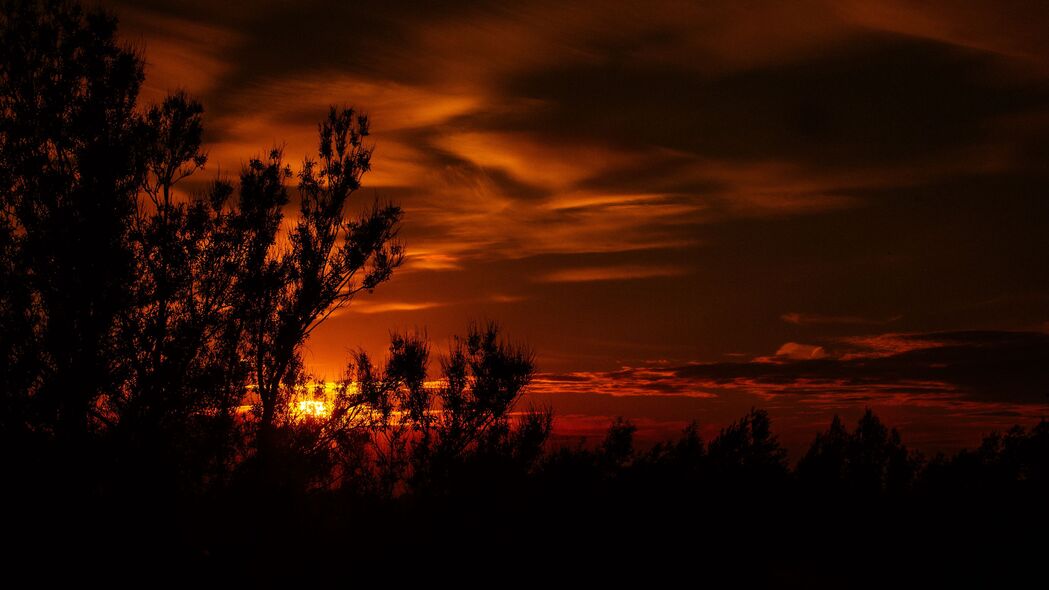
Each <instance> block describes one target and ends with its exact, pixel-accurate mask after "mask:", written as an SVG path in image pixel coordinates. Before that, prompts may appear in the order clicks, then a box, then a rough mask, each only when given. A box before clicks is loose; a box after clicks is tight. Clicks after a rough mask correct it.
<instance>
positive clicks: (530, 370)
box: [0, 0, 1049, 586]
mask: <svg viewBox="0 0 1049 590" xmlns="http://www.w3.org/2000/svg"><path fill="white" fill-rule="evenodd" d="M0 52H2V55H0V164H2V165H0V210H2V215H0V355H2V359H0V379H2V384H0V387H2V392H0V395H2V398H0V404H2V407H0V461H2V465H0V473H2V474H3V481H4V483H3V484H2V485H3V487H4V491H5V495H6V496H7V498H8V500H7V502H6V506H7V509H6V510H5V512H6V516H5V518H4V520H5V521H6V522H5V523H4V527H3V528H4V530H5V532H6V535H5V536H6V537H7V538H8V541H9V542H10V544H11V545H12V549H11V550H10V551H9V552H8V555H6V556H5V560H9V561H10V563H11V564H12V565H13V567H14V569H10V568H9V569H8V573H9V574H11V573H12V572H15V571H18V570H23V571H25V572H35V573H34V575H36V576H42V577H43V579H47V578H54V579H57V578H59V577H62V576H67V575H68V576H71V577H75V578H79V579H92V578H98V579H103V580H116V579H120V578H124V577H128V578H137V579H139V580H144V581H149V580H157V579H177V578H181V577H183V576H184V577H187V578H190V577H193V576H197V575H198V574H199V573H201V572H216V571H221V572H225V573H228V574H230V575H233V576H237V578H234V579H237V580H241V581H242V582H249V581H251V582H256V583H262V584H263V585H271V584H275V583H277V582H278V581H281V580H285V579H287V580H302V579H305V578H312V577H316V578H326V579H331V580H342V581H344V582H346V583H351V584H352V583H354V582H357V583H363V581H364V580H370V579H376V580H377V579H387V580H389V579H395V580H401V581H403V580H407V579H414V578H419V579H429V580H436V579H448V580H456V579H458V580H459V581H461V582H462V583H484V582H485V580H493V579H502V578H491V577H489V576H501V577H506V576H518V575H520V576H525V577H535V578H536V579H537V580H538V579H544V578H547V577H554V576H561V575H564V576H570V577H566V578H565V579H566V580H568V579H573V578H575V579H586V580H588V581H589V582H591V583H593V582H595V581H597V580H606V579H607V580H617V579H618V580H620V581H623V580H626V579H627V578H623V577H621V576H634V577H637V578H638V579H643V580H647V581H648V583H653V584H659V583H666V584H670V583H681V580H682V578H680V577H679V576H681V575H686V576H688V577H687V578H685V579H686V580H687V581H689V582H691V581H693V580H696V581H702V580H703V579H704V577H705V576H726V577H729V578H735V579H736V580H738V583H743V584H746V585H754V584H757V585H771V584H778V585H824V584H826V585H830V584H834V585H861V586H862V585H868V584H873V583H881V582H896V583H898V582H900V581H901V580H903V579H907V580H911V581H915V582H917V581H920V580H928V581H931V582H939V583H944V582H949V581H954V580H969V581H972V580H984V581H987V582H994V583H1000V582H1002V581H1003V580H1005V579H1007V578H1010V577H1012V576H1015V575H1019V574H1020V573H1022V572H1025V571H1031V570H1034V569H1036V568H1037V567H1039V566H1038V564H1039V563H1042V564H1044V550H1045V540H1044V539H1045V533H1044V530H1045V529H1044V528H1040V527H1044V526H1045V523H1046V522H1047V521H1046V518H1045V517H1046V501H1045V500H1046V498H1047V497H1049V496H1047V495H1046V494H1047V492H1049V423H1047V422H1045V421H1043V422H1041V423H1039V424H1037V425H1036V426H1033V427H1031V428H1026V429H1025V428H1022V427H1020V426H1017V427H1015V428H1014V429H1012V430H1010V431H1008V432H1006V433H1004V434H997V433H994V434H990V435H988V436H987V438H985V439H984V441H983V443H982V444H981V445H980V447H979V448H977V449H975V450H966V451H961V452H959V453H957V454H954V455H952V456H946V455H937V456H934V457H925V456H923V455H921V454H920V453H917V452H915V451H912V450H909V449H908V448H907V447H906V446H905V444H904V443H903V441H902V440H901V437H900V435H899V433H897V431H896V430H895V429H893V428H890V427H888V426H887V425H885V424H883V423H882V422H881V420H879V418H878V417H877V416H875V415H874V413H872V412H871V411H869V410H868V411H867V412H866V413H865V414H864V415H863V417H862V418H861V419H860V420H859V422H858V423H857V424H856V425H855V426H854V427H852V428H851V429H850V428H849V427H848V426H847V425H845V424H843V423H842V421H841V420H840V419H838V418H837V417H835V418H834V420H833V421H832V423H831V424H830V425H829V427H828V429H827V430H825V431H823V432H821V433H819V434H817V435H816V436H815V439H814V440H813V442H812V444H811V446H810V448H809V449H808V450H807V452H805V453H803V454H802V455H801V457H800V460H799V461H798V462H797V463H796V465H794V466H792V465H790V463H788V460H787V454H786V451H785V450H784V449H783V448H782V447H781V446H780V444H779V442H778V440H777V438H776V436H775V434H774V432H773V427H772V424H771V423H770V419H769V416H768V414H767V413H766V412H764V411H762V410H760V409H754V410H752V411H750V412H749V413H748V414H746V415H745V416H743V417H742V418H740V419H739V420H738V421H737V422H735V423H733V424H730V425H728V426H726V427H724V428H723V429H722V430H721V431H720V433H719V434H718V435H717V436H715V437H713V438H712V439H711V440H710V441H705V440H703V439H702V437H701V436H700V434H699V432H700V431H699V427H698V425H696V424H693V425H691V426H689V427H688V428H687V429H686V430H685V431H684V432H683V433H682V434H681V435H680V437H679V438H677V439H676V440H672V441H668V442H664V443H660V444H657V445H655V446H654V447H650V448H638V447H637V446H636V445H635V439H634V433H635V429H634V426H633V425H632V424H631V423H630V422H629V421H628V420H623V419H619V420H617V421H615V422H614V423H612V424H611V425H610V427H609V430H608V432H607V435H606V437H605V439H604V440H603V442H601V443H600V444H597V445H587V444H584V443H582V442H581V443H580V444H578V445H575V446H573V445H567V446H566V445H561V446H557V445H554V444H553V443H552V442H551V440H550V434H551V429H552V424H553V414H552V412H551V411H550V410H549V409H543V408H523V407H521V404H520V400H521V396H522V393H523V392H524V391H526V388H527V386H528V384H529V382H530V380H531V379H532V377H533V375H534V373H535V371H536V367H535V362H534V357H533V354H532V352H531V351H530V350H529V349H528V348H527V347H525V346H521V345H517V344H514V343H512V342H511V341H509V340H508V339H506V338H505V337H504V335H503V334H502V333H501V330H500V328H499V326H497V325H496V324H494V323H487V324H476V325H472V326H468V327H467V329H466V332H465V334H464V335H463V336H462V337H460V338H457V339H455V340H454V341H453V342H452V344H451V346H450V348H449V350H447V351H443V352H441V353H440V354H439V355H435V354H434V353H433V351H432V350H431V345H430V343H429V342H428V341H427V340H426V338H425V336H424V335H421V334H396V335H394V336H393V337H392V339H391V342H390V346H389V350H388V352H387V354H386V356H385V358H384V359H382V360H379V359H374V358H372V357H371V356H369V355H368V354H367V353H365V352H358V353H356V354H354V355H352V357H351V358H348V359H347V371H346V374H345V376H343V378H342V379H341V380H339V381H337V382H335V383H332V384H326V383H319V382H318V380H317V379H316V378H315V376H313V375H310V374H309V372H308V370H307V369H306V367H305V365H304V363H303V358H302V354H303V346H304V343H305V342H306V341H307V339H308V337H309V336H310V334H311V332H312V331H313V330H314V329H315V328H316V327H317V326H318V325H319V324H320V323H322V322H323V321H324V320H325V319H326V318H328V317H330V316H331V314H332V313H334V312H335V311H336V310H338V309H340V308H342V307H343V306H346V305H349V304H351V302H352V300H353V299H354V298H355V297H357V296H358V295H360V294H362V293H368V292H371V291H373V290H375V289H379V288H381V286H382V284H383V283H384V282H386V281H387V280H389V279H390V277H391V276H392V275H393V273H394V272H395V271H396V270H397V268H398V267H399V266H400V265H401V263H402V261H403V259H404V248H403V245H402V244H401V243H400V242H399V241H398V239H397V234H398V229H399V226H400V223H401V220H402V211H401V209H400V208H399V207H397V206H396V205H394V204H389V203H381V202H371V203H362V202H360V201H361V199H360V198H359V196H358V195H359V193H358V189H359V188H360V187H361V184H362V179H363V177H364V175H365V174H366V173H367V172H368V171H369V169H370V163H371V155H372V149H371V147H370V144H369V121H368V118H367V116H365V115H364V114H361V113H359V112H357V111H355V110H354V109H349V108H336V107H332V108H331V110H330V111H329V113H328V114H327V117H325V118H324V119H323V120H322V121H321V122H320V124H319V126H318V149H317V152H316V153H315V154H313V155H311V156H310V157H308V158H306V159H305V160H304V161H303V162H302V164H301V165H299V166H298V167H292V166H291V165H289V164H288V162H287V160H286V154H284V153H283V151H282V150H281V149H274V150H271V151H268V152H266V153H265V154H264V155H262V156H259V157H255V158H251V159H249V161H248V164H246V165H245V166H244V168H243V170H242V171H241V173H240V175H239V178H237V179H236V180H233V179H225V178H219V179H217V180H215V181H213V182H211V183H210V184H208V186H207V187H206V188H203V189H200V188H198V189H193V190H190V189H188V188H185V187H186V185H187V183H186V182H184V181H185V180H186V179H187V178H190V177H197V178H199V177H200V176H201V175H202V174H203V169H204V167H205V165H206V164H207V154H206V151H205V149H204V146H203V145H202V138H203V130H204V128H203V107H202V106H201V104H200V103H198V102H196V101H195V100H193V99H192V98H191V97H189V96H187V95H186V94H184V93H176V94H172V95H171V96H168V97H167V98H166V99H165V100H163V101H162V102H161V103H160V104H157V105H153V106H149V107H148V108H141V107H140V105H139V104H138V102H137V96H138V92H139V89H140V86H141V84H142V81H143V61H142V58H141V57H140V56H139V54H137V53H136V52H135V51H133V50H132V49H130V48H129V47H127V46H125V45H123V44H122V43H121V42H120V41H119V40H118V38H117V36H116V20H115V19H114V18H113V17H112V16H110V15H108V14H106V13H104V12H101V11H99V10H93V9H85V8H83V7H81V6H80V5H78V4H76V3H71V2H61V1H57V0H48V1H43V2H37V1H28V0H14V1H10V0H8V1H5V2H4V4H3V12H2V14H0ZM195 186H199V185H195ZM435 356H439V357H440V358H439V359H436V360H435V359H434V358H432V357H435ZM434 366H436V367H439V371H438V372H437V374H431V372H432V367H434ZM1042 567H1044V566H1042ZM904 576H910V577H907V578H904ZM198 579H200V578H198ZM206 579H207V580H211V578H206Z"/></svg>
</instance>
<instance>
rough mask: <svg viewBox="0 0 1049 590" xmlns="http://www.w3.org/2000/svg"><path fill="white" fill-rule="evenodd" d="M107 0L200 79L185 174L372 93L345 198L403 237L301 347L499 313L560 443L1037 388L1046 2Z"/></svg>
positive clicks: (1030, 405)
mask: <svg viewBox="0 0 1049 590" xmlns="http://www.w3.org/2000/svg"><path fill="white" fill-rule="evenodd" d="M103 5H104V6H105V7H107V8H108V9H110V10H112V11H113V12H114V13H115V14H116V15H117V16H118V18H119V19H120V32H121V35H122V36H123V38H124V39H126V40H127V41H128V42H130V43H131V44H132V45H133V46H135V47H136V48H137V49H138V50H139V51H140V52H141V53H142V55H143V57H144V58H145V60H146V62H147V67H146V76H147V77H146V82H145V86H144V89H143V94H142V100H143V102H144V104H145V103H148V102H150V101H159V100H160V99H162V98H163V96H164V95H165V94H166V93H168V92H172V91H176V90H183V89H184V90H186V91H188V92H189V93H190V94H191V95H193V96H195V97H196V98H198V99H199V100H201V101H202V103H203V104H204V107H205V109H206V115H205V126H206V129H207V132H206V135H205V140H206V143H207V149H208V151H209V154H210V161H209V165H208V168H207V169H206V171H205V172H204V173H203V174H202V175H198V177H197V181H198V182H201V183H202V182H204V181H206V180H210V179H213V178H214V177H215V175H216V174H218V175H232V176H235V175H236V174H237V173H238V172H239V170H240V168H241V166H243V165H244V163H245V162H246V161H247V160H248V159H249V158H251V157H252V156H255V155H258V154H261V153H266V152H268V151H269V149H270V148H271V147H273V146H275V145H277V146H283V147H284V150H285V155H286V158H287V159H288V161H289V162H291V163H293V164H295V163H298V162H301V159H302V158H303V157H304V156H306V155H309V154H310V153H315V151H316V143H317V141H316V129H317V128H316V125H317V122H319V121H320V120H321V118H323V117H324V116H325V114H326V112H327V109H328V106H329V105H332V104H334V105H339V106H353V107H355V108H357V109H359V110H360V111H363V112H366V113H367V114H368V115H369V116H370V118H371V122H372V136H371V139H372V141H373V142H374V146H375V152H374V156H373V169H372V171H370V172H369V173H368V174H367V175H366V176H365V177H364V179H363V188H362V190H361V191H360V192H359V194H358V200H357V201H356V204H357V206H359V207H361V208H363V207H366V206H368V205H369V204H371V203H372V202H373V201H374V200H376V199H378V200H380V201H392V202H395V203H397V204H399V205H401V206H402V207H403V208H404V211H405V218H404V222H403V227H402V231H401V234H400V238H401V240H402V241H403V243H404V244H405V246H406V248H407V251H408V258H407V260H406V262H405V264H404V265H403V266H402V267H401V268H400V269H398V270H397V272H396V273H395V275H394V277H393V278H392V279H391V280H390V281H389V282H388V283H386V284H383V285H381V286H380V287H379V288H378V289H376V291H375V293H374V294H371V295H367V296H363V297H361V298H359V299H357V300H355V301H354V302H353V303H352V304H351V305H350V306H349V307H348V308H346V309H344V310H341V311H340V312H338V313H337V314H336V315H334V316H333V317H331V318H330V319H329V320H328V321H327V322H326V323H325V324H324V325H323V326H322V327H321V328H319V329H318V330H317V331H316V332H315V334H314V336H313V337H312V339H311V341H310V342H309V345H308V347H307V350H306V361H307V363H308V365H309V367H310V368H311V370H312V371H314V372H315V373H316V374H317V376H318V377H320V378H337V377H339V376H341V374H342V372H343V371H344V368H345V366H346V362H347V361H348V358H349V357H348V353H349V351H352V350H356V349H358V348H363V349H365V350H369V351H372V352H376V353H381V351H382V350H383V349H384V347H385V343H386V342H387V341H388V337H389V334H390V332H391V331H405V330H420V331H425V332H426V333H427V334H428V335H429V336H430V338H431V339H432V341H433V342H434V344H435V348H436V349H437V350H438V351H439V350H441V349H442V348H445V345H446V343H447V342H448V341H449V339H450V338H451V337H452V335H453V334H457V333H463V332H464V331H465V329H466V326H467V325H468V323H469V322H471V321H485V320H496V321H498V322H499V323H500V324H501V325H502V326H503V328H504V330H505V332H506V333H507V334H508V335H509V336H510V338H511V339H512V340H513V341H515V342H519V343H522V344H526V345H527V346H528V347H530V348H531V349H532V350H534V352H535V354H536V359H537V362H538V366H539V371H540V373H539V375H538V377H537V379H536V381H535V382H534V383H533V385H532V387H531V390H530V393H529V395H528V399H527V400H526V402H527V403H535V404H538V405H550V406H552V407H553V409H554V411H555V413H556V415H557V416H558V418H557V422H556V425H555V426H556V429H557V433H558V436H561V437H564V438H565V439H566V440H567V439H573V438H576V437H581V436H588V437H594V436H599V435H600V432H601V431H602V430H603V429H605V428H606V427H607V425H608V423H609V420H610V419H611V418H612V417H614V416H617V415H623V416H626V417H628V418H630V419H631V420H633V421H634V423H635V424H636V425H637V426H638V428H639V434H640V435H641V436H642V437H648V438H649V439H652V440H654V439H658V438H661V437H664V436H669V435H672V434H673V433H674V432H676V431H677V430H680V429H681V428H682V427H683V426H684V425H686V424H687V423H688V422H689V421H691V420H693V419H696V420H698V421H699V423H700V425H701V428H702V431H703V432H704V433H705V434H707V436H710V435H712V434H713V433H716V431H717V429H718V428H720V427H723V426H724V425H725V424H726V423H728V422H729V421H731V420H734V419H736V418H738V417H740V416H741V415H742V414H743V413H744V412H745V411H746V410H747V409H749V408H750V407H762V408H766V409H768V410H769V412H770V415H771V416H772V419H773V425H774V428H775V430H777V431H778V432H779V433H780V435H781V439H782V440H783V441H784V442H785V443H787V445H788V446H789V447H790V448H791V450H792V451H793V452H795V453H796V452H798V451H799V450H800V449H801V448H803V446H804V444H807V442H808V441H809V440H811V437H812V436H813V435H814V433H815V432H816V431H817V430H818V429H821V428H825V427H826V425H827V424H829V422H830V419H831V416H832V415H833V414H835V413H838V414H841V415H842V416H843V417H844V418H846V419H847V420H849V421H853V420H855V419H856V418H857V417H858V416H859V415H860V413H862V411H863V410H864V409H865V408H867V407H871V408H873V409H874V410H875V411H876V412H877V413H878V414H879V415H880V416H882V417H883V419H885V420H886V421H887V422H889V423H890V424H892V425H895V426H897V427H898V428H900V430H901V432H902V434H903V437H904V440H905V441H906V442H910V443H912V445H914V446H918V447H919V448H924V449H929V450H930V451H935V450H949V449H954V448H957V447H959V446H962V445H972V444H974V443H976V442H977V441H978V440H979V436H980V434H981V433H984V432H986V431H988V430H991V429H1003V428H1007V427H1008V426H1009V425H1011V424H1014V423H1021V424H1026V425H1030V424H1032V423H1033V422H1034V421H1035V420H1037V419H1038V418H1039V417H1041V416H1045V415H1046V414H1049V411H1047V410H1049V397H1047V395H1049V264H1047V256H1046V253H1047V247H1049V200H1047V196H1049V195H1046V194H1045V193H1046V191H1045V187H1046V186H1047V184H1046V182H1047V180H1049V36H1046V35H1045V34H1044V32H1045V31H1046V30H1049V4H1046V3H1044V2H1023V1H1018V2H1009V3H1001V2H994V1H987V2H981V1H973V2H966V3H958V2H952V1H923V2H915V1H903V0H900V1H878V2H872V1H869V0H862V1H849V0H844V1H836V2H821V1H806V0H798V1H792V2H751V1H742V0H736V1H724V2H718V1H710V2H695V1H688V2H662V1H646V2H615V1H601V2H596V1H563V0H562V1H558V2H546V1H535V0H516V1H512V2H483V1H481V2H468V1H455V0H449V1H444V2H422V1H414V2H334V1H313V2H311V1H308V0H307V1H297V2H289V1H280V0H254V1H252V2H237V1H232V0H231V1H226V2H214V1H208V2H204V1H197V0H189V1H179V2H175V1H169V2H163V1H162V2H138V1H136V2H130V1H109V2H104V3H103ZM192 188H193V185H192V184H190V185H189V188H188V189H187V190H192Z"/></svg>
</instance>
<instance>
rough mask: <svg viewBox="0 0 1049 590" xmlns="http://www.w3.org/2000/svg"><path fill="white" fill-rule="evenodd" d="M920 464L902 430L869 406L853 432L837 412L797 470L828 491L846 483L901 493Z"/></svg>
mask: <svg viewBox="0 0 1049 590" xmlns="http://www.w3.org/2000/svg"><path fill="white" fill-rule="evenodd" d="M918 464H919V460H918V458H917V457H914V456H912V455H911V454H910V453H909V452H908V451H907V447H906V446H904V445H903V443H902V442H901V440H900V434H899V432H897V431H896V429H895V428H892V429H889V428H887V427H886V426H885V425H884V424H882V422H881V420H880V419H879V418H878V417H877V416H876V415H875V414H874V412H873V411H871V409H870V408H868V409H867V410H866V411H865V412H864V413H863V416H862V417H860V419H859V421H858V422H857V424H856V429H855V430H853V431H852V432H851V433H850V432H848V430H847V429H846V428H845V427H844V426H843V425H842V423H841V419H840V418H838V417H837V416H834V419H833V420H832V421H831V425H830V428H829V429H828V430H827V431H826V432H823V433H820V434H817V435H816V438H815V440H813V442H812V445H811V446H810V447H809V450H808V452H806V454H805V456H804V457H802V458H801V460H800V461H799V462H798V468H797V474H798V477H799V478H800V479H801V481H802V482H803V483H805V484H806V485H809V486H811V487H813V488H816V489H820V490H823V491H828V492H833V491H835V490H839V489H841V488H842V487H844V488H845V489H847V490H849V491H851V492H853V493H862V494H880V493H883V492H887V491H888V492H896V493H898V492H901V491H904V490H906V489H908V488H909V487H910V485H911V484H912V483H913V481H914V478H915V477H916V475H917V470H918Z"/></svg>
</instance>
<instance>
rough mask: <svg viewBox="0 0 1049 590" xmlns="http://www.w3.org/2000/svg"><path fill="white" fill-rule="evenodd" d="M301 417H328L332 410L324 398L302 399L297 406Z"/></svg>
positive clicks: (297, 411) (297, 412)
mask: <svg viewBox="0 0 1049 590" xmlns="http://www.w3.org/2000/svg"><path fill="white" fill-rule="evenodd" d="M295 409H296V414H297V415H298V417H299V418H327V417H328V414H329V413H330V410H328V404H327V403H325V402H324V401H322V400H302V401H300V402H299V403H298V404H296V406H295Z"/></svg>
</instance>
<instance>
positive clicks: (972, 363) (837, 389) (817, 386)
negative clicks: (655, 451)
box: [592, 331, 1049, 404]
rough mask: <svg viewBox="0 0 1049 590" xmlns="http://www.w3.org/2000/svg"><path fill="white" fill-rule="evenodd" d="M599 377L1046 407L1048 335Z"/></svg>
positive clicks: (675, 388) (860, 343)
mask: <svg viewBox="0 0 1049 590" xmlns="http://www.w3.org/2000/svg"><path fill="white" fill-rule="evenodd" d="M875 343H877V344H878V345H877V346H874V344H875ZM604 380H607V381H610V382H612V383H620V384H629V387H630V388H631V389H652V390H654V391H656V390H658V391H661V392H667V393H669V392H686V393H687V392H694V393H695V392H710V391H719V390H728V389H743V390H750V391H752V392H755V393H762V394H770V395H818V396H824V395H838V394H841V395H844V394H850V395H855V394H866V395H868V396H870V395H874V396H877V395H879V394H880V395H890V394H898V393H903V394H917V395H922V394H929V393H935V394H948V395H949V396H950V397H952V398H955V397H956V398H962V399H971V400H975V401H983V402H996V403H1014V404H1049V334H1045V333H1041V332H991V331H969V332H940V333H930V334H902V335H886V336H883V337H878V338H877V339H876V340H870V341H865V340H853V341H852V342H851V344H850V346H849V347H845V348H842V347H839V350H837V351H836V353H835V354H834V356H828V357H824V358H816V359H805V360H795V359H791V358H788V357H774V358H766V359H758V360H754V361H748V362H717V363H697V364H689V365H683V366H677V367H662V368H652V367H648V368H643V369H642V368H627V369H622V370H619V371H612V372H607V373H602V374H600V375H599V376H595V377H594V380H593V382H592V383H600V382H601V381H604ZM623 387H624V388H626V387H627V385H623ZM725 395H730V394H728V393H726V394H725Z"/></svg>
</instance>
